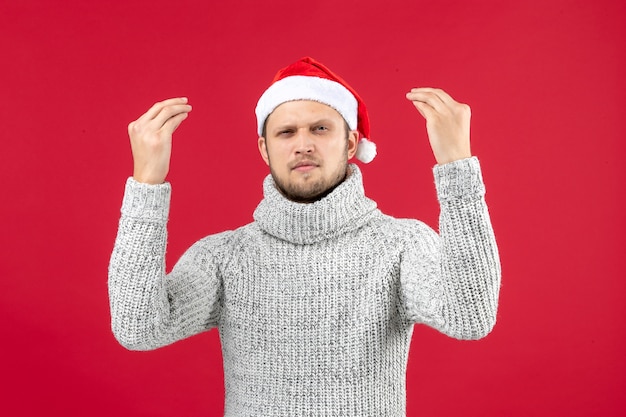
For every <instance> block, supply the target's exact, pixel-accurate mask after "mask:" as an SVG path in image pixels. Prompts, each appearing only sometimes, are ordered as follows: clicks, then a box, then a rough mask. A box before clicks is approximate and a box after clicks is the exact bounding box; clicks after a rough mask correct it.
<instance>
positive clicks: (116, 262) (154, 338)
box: [108, 178, 221, 350]
mask: <svg viewBox="0 0 626 417" xmlns="http://www.w3.org/2000/svg"><path fill="white" fill-rule="evenodd" d="M170 194H171V187H170V185H169V184H167V183H166V184H160V185H147V184H141V183H138V182H136V181H135V180H133V179H132V178H129V179H128V181H127V182H126V189H125V193H124V200H123V202H122V210H121V218H120V222H119V228H118V233H117V237H116V240H115V245H114V248H113V253H112V255H111V260H110V263H109V280H108V287H109V302H110V308H111V327H112V330H113V334H114V335H115V338H116V339H117V340H118V342H119V343H120V344H122V345H123V346H124V347H126V348H128V349H131V350H150V349H156V348H158V347H160V346H164V345H168V344H170V343H173V342H175V341H177V340H180V339H183V338H186V337H189V336H191V335H193V334H196V333H199V332H201V331H204V330H208V329H210V328H212V327H214V326H215V325H216V323H217V320H218V317H219V304H220V293H221V283H220V280H219V274H218V270H217V267H216V265H215V264H214V260H213V259H214V258H213V257H212V256H211V251H210V249H209V250H207V247H206V246H207V244H208V243H207V240H204V241H200V242H198V243H196V244H195V245H193V246H192V247H191V248H189V249H188V250H187V251H186V252H185V254H184V255H183V256H182V257H181V259H180V260H179V261H178V263H177V264H176V266H175V267H174V269H173V270H172V272H171V273H170V274H166V273H165V251H166V244H167V227H166V225H167V219H168V214H169V203H170ZM215 240H219V238H218V239H215V238H214V239H212V242H211V243H215V242H214V241H215Z"/></svg>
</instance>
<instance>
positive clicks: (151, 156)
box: [128, 97, 191, 184]
mask: <svg viewBox="0 0 626 417" xmlns="http://www.w3.org/2000/svg"><path fill="white" fill-rule="evenodd" d="M190 111H191V106H190V105H189V104H187V98H185V97H183V98H171V99H169V100H165V101H161V102H159V103H156V104H155V105H154V106H152V107H151V108H150V110H148V111H147V112H146V113H145V114H144V115H143V116H141V117H140V118H139V119H137V120H135V121H134V122H131V123H130V124H129V125H128V136H130V146H131V149H132V151H133V161H134V165H135V167H134V171H133V178H134V179H135V181H138V182H143V183H146V184H162V183H163V182H164V181H165V177H166V176H167V173H168V171H169V169H170V156H171V154H172V134H173V133H174V131H175V130H176V128H178V126H179V125H180V124H181V123H182V121H183V120H185V119H186V118H187V116H188V115H189V112H190Z"/></svg>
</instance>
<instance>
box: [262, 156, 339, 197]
mask: <svg viewBox="0 0 626 417" xmlns="http://www.w3.org/2000/svg"><path fill="white" fill-rule="evenodd" d="M305 159H306V158H305ZM270 173H271V174H272V178H273V179H274V184H275V185H276V188H278V191H280V192H281V194H283V195H284V196H285V197H286V198H287V199H288V200H291V201H293V202H295V203H314V202H316V201H319V200H321V199H322V198H324V197H326V196H327V195H328V194H330V193H331V192H332V191H333V190H334V189H335V188H337V186H338V185H339V184H341V183H342V182H343V181H344V180H345V179H346V177H347V176H348V158H347V149H346V158H345V159H343V163H341V164H340V165H339V166H337V169H336V170H335V171H333V172H332V173H331V174H330V175H329V176H328V177H321V178H317V179H312V178H311V179H309V178H310V176H308V175H307V174H304V181H300V182H298V183H294V182H291V181H288V179H287V180H285V179H282V178H280V177H279V176H278V175H277V174H276V172H275V171H274V169H273V168H272V164H271V163H270Z"/></svg>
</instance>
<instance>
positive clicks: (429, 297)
mask: <svg viewBox="0 0 626 417" xmlns="http://www.w3.org/2000/svg"><path fill="white" fill-rule="evenodd" d="M434 176H435V185H436V188H437V196H438V199H439V203H440V207H441V212H440V216H439V235H437V234H436V233H435V232H434V231H432V230H431V229H429V228H427V227H426V226H422V227H421V228H422V230H421V232H420V239H417V240H416V241H414V242H412V247H411V249H410V250H408V251H406V253H405V255H404V257H403V260H402V263H401V283H402V291H403V295H404V307H405V311H406V313H407V315H408V319H409V320H410V321H411V322H422V323H425V324H428V325H430V326H432V327H434V328H436V329H437V330H439V331H441V332H442V333H444V334H446V335H448V336H451V337H454V338H457V339H479V338H482V337H484V336H486V335H487V334H488V333H489V332H490V331H491V330H492V329H493V326H494V325H495V322H496V312H497V306H498V296H499V291H500V277H501V269H500V260H499V255H498V249H497V246H496V241H495V236H494V233H493V229H492V226H491V221H490V219H489V213H488V210H487V205H486V203H485V197H484V196H485V187H484V183H483V180H482V174H481V170H480V164H479V162H478V159H476V158H475V157H473V158H468V159H463V160H460V161H455V162H452V163H449V164H445V165H440V166H436V167H435V168H434ZM424 229H428V230H424Z"/></svg>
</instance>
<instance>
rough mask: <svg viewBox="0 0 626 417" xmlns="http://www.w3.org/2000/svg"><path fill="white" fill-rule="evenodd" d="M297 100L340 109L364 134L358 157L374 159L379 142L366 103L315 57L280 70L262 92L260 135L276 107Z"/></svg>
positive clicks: (300, 60) (349, 124) (350, 124)
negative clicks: (372, 133)
mask: <svg viewBox="0 0 626 417" xmlns="http://www.w3.org/2000/svg"><path fill="white" fill-rule="evenodd" d="M295 100H313V101H317V102H320V103H323V104H326V105H327V106H330V107H332V108H333V109H335V110H337V112H338V113H339V114H341V116H342V117H343V118H344V120H345V121H346V123H347V124H348V127H349V128H350V129H351V130H357V131H358V132H359V135H360V136H361V139H360V140H359V144H358V146H357V151H356V155H355V156H356V158H357V159H358V160H359V161H361V162H363V163H365V164H367V163H369V162H371V161H372V160H373V159H374V157H375V156H376V144H375V143H374V142H371V141H370V140H369V139H368V138H369V134H370V121H369V116H368V114H367V108H366V107H365V103H363V100H361V97H359V95H358V94H357V92H356V91H354V89H352V87H350V86H349V85H348V84H347V83H346V82H345V81H344V80H343V79H341V78H340V77H339V76H337V75H336V74H334V73H333V72H332V71H331V70H330V69H328V68H327V67H326V66H324V65H323V64H322V63H320V62H318V61H316V60H314V59H313V58H311V57H304V58H301V59H299V60H298V61H296V62H294V63H293V64H291V65H289V66H287V67H285V68H283V69H281V70H280V71H278V73H277V74H276V76H275V77H274V80H273V81H272V85H271V86H270V87H269V88H268V89H267V90H265V92H264V93H263V95H261V98H260V99H259V101H258V103H257V106H256V109H255V113H256V118H257V129H258V134H259V136H260V135H262V134H263V126H264V125H265V121H266V120H267V118H268V117H269V115H270V114H271V113H272V112H273V111H274V109H275V108H276V107H278V106H280V105H281V104H283V103H286V102H288V101H295Z"/></svg>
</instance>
